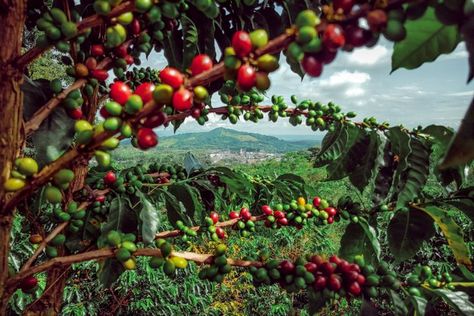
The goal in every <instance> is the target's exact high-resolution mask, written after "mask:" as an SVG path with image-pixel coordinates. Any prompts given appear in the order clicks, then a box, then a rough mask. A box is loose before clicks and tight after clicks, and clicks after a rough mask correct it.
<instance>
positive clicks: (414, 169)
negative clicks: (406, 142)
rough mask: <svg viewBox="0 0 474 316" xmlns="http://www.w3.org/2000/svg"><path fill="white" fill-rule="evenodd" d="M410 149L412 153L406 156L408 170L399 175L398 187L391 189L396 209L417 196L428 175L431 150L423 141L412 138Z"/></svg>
mask: <svg viewBox="0 0 474 316" xmlns="http://www.w3.org/2000/svg"><path fill="white" fill-rule="evenodd" d="M410 147H411V149H412V151H411V153H410V154H409V155H408V160H407V161H408V168H407V169H406V170H405V171H403V172H401V173H400V176H399V177H398V186H397V187H396V188H395V187H393V188H392V189H394V190H395V192H394V193H395V194H396V198H397V204H396V207H397V208H400V207H403V206H405V205H406V204H407V203H408V202H411V201H413V200H414V199H415V198H416V197H417V196H418V194H419V193H420V192H421V190H422V189H423V186H424V185H425V183H426V181H427V180H428V176H429V173H430V168H429V165H430V154H431V150H430V148H429V147H428V146H427V144H425V141H422V140H421V139H418V138H414V137H412V138H411V139H410Z"/></svg>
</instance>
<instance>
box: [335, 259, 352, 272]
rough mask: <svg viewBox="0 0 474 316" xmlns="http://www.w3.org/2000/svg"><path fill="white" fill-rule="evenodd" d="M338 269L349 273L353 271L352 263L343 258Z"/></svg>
mask: <svg viewBox="0 0 474 316" xmlns="http://www.w3.org/2000/svg"><path fill="white" fill-rule="evenodd" d="M337 270H338V271H339V272H341V273H347V272H350V271H351V264H350V263H349V262H347V261H346V260H341V262H340V263H339V264H338V265H337Z"/></svg>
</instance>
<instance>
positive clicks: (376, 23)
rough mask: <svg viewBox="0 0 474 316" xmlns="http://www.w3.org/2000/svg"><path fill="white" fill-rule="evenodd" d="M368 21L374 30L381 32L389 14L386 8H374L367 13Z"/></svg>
mask: <svg viewBox="0 0 474 316" xmlns="http://www.w3.org/2000/svg"><path fill="white" fill-rule="evenodd" d="M367 23H368V24H369V27H370V30H371V31H372V32H376V33H378V32H380V31H381V30H382V29H384V28H385V26H386V25H387V14H386V13H385V11H384V10H380V9H377V10H373V11H370V12H369V13H368V14H367Z"/></svg>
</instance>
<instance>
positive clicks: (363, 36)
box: [344, 25, 372, 47]
mask: <svg viewBox="0 0 474 316" xmlns="http://www.w3.org/2000/svg"><path fill="white" fill-rule="evenodd" d="M344 34H346V44H349V45H351V46H353V47H361V46H364V45H365V44H366V43H367V42H368V41H369V40H370V38H371V34H372V33H371V32H370V31H368V30H366V29H363V28H361V27H358V26H356V25H349V26H348V27H347V28H346V29H345V30H344Z"/></svg>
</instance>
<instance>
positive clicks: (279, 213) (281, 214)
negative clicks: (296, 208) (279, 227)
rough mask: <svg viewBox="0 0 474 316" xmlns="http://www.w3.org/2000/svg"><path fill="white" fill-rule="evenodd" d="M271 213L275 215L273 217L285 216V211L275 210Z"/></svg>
mask: <svg viewBox="0 0 474 316" xmlns="http://www.w3.org/2000/svg"><path fill="white" fill-rule="evenodd" d="M273 215H275V218H284V217H285V213H283V212H282V211H275V212H274V213H273Z"/></svg>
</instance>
